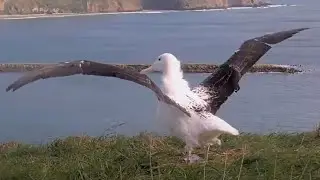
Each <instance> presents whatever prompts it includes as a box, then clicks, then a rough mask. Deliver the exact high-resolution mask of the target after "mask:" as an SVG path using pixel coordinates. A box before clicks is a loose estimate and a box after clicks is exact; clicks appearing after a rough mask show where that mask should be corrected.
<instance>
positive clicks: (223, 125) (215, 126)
mask: <svg viewBox="0 0 320 180" xmlns="http://www.w3.org/2000/svg"><path fill="white" fill-rule="evenodd" d="M208 130H214V131H220V132H222V133H226V134H231V135H234V136H237V135H239V134H240V133H239V131H238V130H237V129H236V128H234V127H232V126H231V125H230V124H228V123H227V122H226V121H224V120H223V119H221V118H219V117H218V116H215V117H214V119H210V120H209V124H208Z"/></svg>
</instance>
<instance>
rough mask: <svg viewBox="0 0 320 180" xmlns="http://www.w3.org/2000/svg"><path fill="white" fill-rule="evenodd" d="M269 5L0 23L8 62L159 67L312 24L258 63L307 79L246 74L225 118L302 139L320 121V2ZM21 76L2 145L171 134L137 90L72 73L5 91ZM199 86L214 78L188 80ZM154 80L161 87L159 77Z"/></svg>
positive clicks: (0, 105)
mask: <svg viewBox="0 0 320 180" xmlns="http://www.w3.org/2000/svg"><path fill="white" fill-rule="evenodd" d="M272 2H274V3H276V4H283V3H284V4H293V5H295V6H279V7H270V8H249V9H245V8H234V9H228V10H213V11H184V12H157V13H136V14H106V15H97V16H78V17H64V18H39V19H27V20H0V63H19V62H25V63H32V62H39V63H49V62H50V63H52V62H60V61H70V60H78V59H87V60H96V61H100V62H105V63H151V62H152V61H154V60H155V58H156V57H157V56H158V55H160V54H161V53H164V52H171V53H173V54H175V55H176V56H177V57H178V58H179V59H180V60H181V61H183V62H189V63H216V64H219V63H222V62H224V61H225V60H227V59H228V58H229V56H230V55H231V54H232V53H233V52H234V51H235V50H236V49H237V48H238V47H239V46H240V45H241V43H242V42H243V41H245V40H246V39H249V38H252V37H256V36H260V35H263V34H265V33H271V32H276V31H281V30H287V29H291V28H301V27H311V28H312V29H310V30H307V31H304V32H301V33H299V34H297V35H296V36H294V37H293V38H291V39H289V40H286V41H284V42H282V43H280V44H277V45H275V46H274V47H273V48H272V49H271V50H270V51H269V52H268V53H267V54H266V55H265V56H263V57H262V58H261V60H260V61H259V63H276V64H301V65H303V66H304V67H305V68H307V69H312V71H310V72H307V73H302V74H295V75H285V74H272V73H271V74H247V75H246V76H245V77H244V78H243V79H242V80H241V82H240V86H241V90H240V91H239V92H238V93H236V94H233V95H232V96H231V97H230V98H229V100H228V101H227V102H226V103H225V104H224V105H223V106H222V108H221V109H220V111H219V112H218V116H220V117H222V118H223V119H225V120H226V121H227V122H229V123H230V124H231V125H233V126H234V127H236V128H238V129H240V130H241V131H245V132H254V133H268V132H278V131H283V132H299V131H309V130H313V128H314V127H315V126H316V124H317V123H319V122H320V91H319V89H320V71H319V67H320V59H319V53H320V51H319V50H320V36H319V34H320V31H319V27H320V2H319V1H318V0H305V1H298V0H291V1H289V0H282V1H279V0H278V1H272ZM20 75H21V74H12V73H9V74H1V77H0V89H1V88H2V89H3V91H0V114H1V118H0V141H11V140H16V141H24V142H31V143H39V142H45V141H48V140H51V139H53V138H58V137H65V136H70V135H81V134H88V135H92V136H98V135H103V134H104V133H105V132H106V131H108V128H110V127H111V126H112V125H114V124H117V123H121V122H124V123H125V124H124V125H123V126H121V127H119V128H117V129H115V131H117V132H118V133H121V134H125V135H135V134H137V133H139V132H141V131H153V132H158V133H164V132H165V130H164V129H159V128H158V127H157V126H155V123H154V122H155V118H154V114H155V111H156V106H157V104H156V98H155V96H154V94H153V93H152V92H151V91H150V90H148V89H146V88H144V87H141V86H139V85H137V84H134V83H132V82H128V81H123V80H119V79H113V78H102V77H91V76H80V75H79V76H72V77H66V78H57V79H50V80H43V81H37V82H35V83H33V84H30V85H27V86H25V87H24V88H22V89H20V90H18V91H16V92H15V93H6V92H5V88H6V87H7V86H8V85H9V84H10V83H11V82H12V81H14V80H15V79H16V78H18V77H19V76H20ZM185 76H186V78H187V79H188V80H189V81H190V84H191V85H192V86H194V85H197V83H199V82H200V81H201V80H203V79H204V78H205V77H206V76H208V74H186V75H185ZM152 78H153V79H154V80H155V81H156V82H158V83H159V82H160V81H159V75H158V74H154V75H152Z"/></svg>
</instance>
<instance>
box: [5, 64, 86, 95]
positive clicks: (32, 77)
mask: <svg viewBox="0 0 320 180" xmlns="http://www.w3.org/2000/svg"><path fill="white" fill-rule="evenodd" d="M79 63H82V61H72V62H64V63H58V64H54V65H50V66H46V67H43V68H41V69H37V70H34V71H31V72H27V73H26V74H25V75H23V76H22V77H20V78H19V79H18V80H16V81H15V82H13V83H12V84H10V85H9V86H8V87H7V88H6V92H8V91H12V92H14V91H16V90H18V89H19V88H21V87H22V86H25V85H27V84H30V83H32V82H34V81H37V80H39V79H47V78H53V77H63V76H69V75H74V74H79V73H82V69H81V67H80V66H79Z"/></svg>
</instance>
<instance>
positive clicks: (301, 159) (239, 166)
mask: <svg viewBox="0 0 320 180" xmlns="http://www.w3.org/2000/svg"><path fill="white" fill-rule="evenodd" d="M183 147H184V144H183V143H182V142H181V141H179V140H177V139H175V138H172V137H158V136H153V135H151V134H141V135H139V136H135V137H124V136H113V137H98V138H97V137H88V136H83V137H68V138H66V139H57V140H55V141H53V142H51V143H49V144H46V145H39V146H35V145H26V144H18V143H14V142H11V143H5V144H1V145H0V179H8V180H10V179H12V180H13V179H23V180H28V179H50V180H51V179H59V180H64V179H108V180H111V179H208V180H212V179H215V180H216V179H224V180H230V179H244V180H251V179H261V180H262V179H294V180H298V179H320V137H317V135H316V133H301V134H270V135H264V136H263V135H255V134H242V135H241V136H239V137H234V136H222V146H221V147H211V148H210V152H209V153H208V162H207V163H205V162H203V163H198V164H193V165H187V164H186V163H185V162H184V161H183V157H184V155H183V154H182V150H183ZM195 153H197V154H198V155H199V156H201V157H202V158H204V159H205V156H206V154H205V153H206V149H196V151H195Z"/></svg>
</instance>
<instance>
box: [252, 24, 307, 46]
mask: <svg viewBox="0 0 320 180" xmlns="http://www.w3.org/2000/svg"><path fill="white" fill-rule="evenodd" d="M307 29H310V28H298V29H291V30H287V31H281V32H277V33H271V34H266V35H264V36H261V37H257V38H255V40H257V41H261V42H263V43H266V44H277V43H279V42H281V41H284V40H286V39H288V38H290V37H292V36H293V35H295V34H297V33H299V32H301V31H304V30H307Z"/></svg>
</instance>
